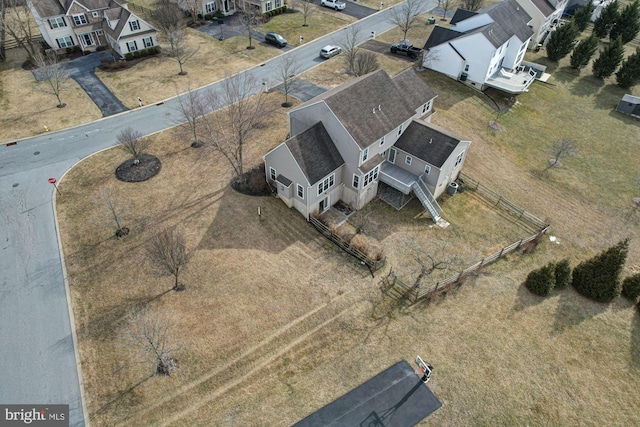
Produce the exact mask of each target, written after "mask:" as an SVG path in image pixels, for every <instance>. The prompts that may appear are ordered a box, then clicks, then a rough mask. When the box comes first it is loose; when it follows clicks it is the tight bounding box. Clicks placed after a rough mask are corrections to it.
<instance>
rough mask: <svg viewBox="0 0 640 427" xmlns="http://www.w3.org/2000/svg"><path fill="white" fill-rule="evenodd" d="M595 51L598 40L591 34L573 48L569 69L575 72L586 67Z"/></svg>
mask: <svg viewBox="0 0 640 427" xmlns="http://www.w3.org/2000/svg"><path fill="white" fill-rule="evenodd" d="M597 50H598V38H597V37H596V36H594V35H593V34H591V35H590V36H589V37H587V38H586V39H584V40H582V41H580V43H578V44H577V45H576V47H575V48H573V53H572V54H571V67H572V68H575V69H577V70H579V69H581V68H584V67H586V66H587V64H588V63H589V61H591V58H593V55H595V53H596V51H597Z"/></svg>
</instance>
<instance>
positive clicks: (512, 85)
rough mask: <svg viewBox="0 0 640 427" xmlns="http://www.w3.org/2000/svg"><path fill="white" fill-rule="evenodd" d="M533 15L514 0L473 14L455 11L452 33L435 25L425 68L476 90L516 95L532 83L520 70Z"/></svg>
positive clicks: (525, 70)
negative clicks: (492, 89)
mask: <svg viewBox="0 0 640 427" xmlns="http://www.w3.org/2000/svg"><path fill="white" fill-rule="evenodd" d="M530 22H531V16H530V15H529V14H528V13H527V12H526V11H525V10H524V8H522V7H520V6H519V5H518V3H517V2H516V0H504V1H502V2H500V3H496V4H493V5H491V6H488V7H485V8H483V9H480V10H479V11H477V12H471V11H468V10H464V9H458V10H456V12H455V14H454V16H453V17H452V18H451V22H450V24H451V28H444V27H440V26H436V27H435V28H434V29H433V32H432V33H431V35H430V36H429V39H428V40H427V43H426V44H425V46H424V54H423V55H424V56H423V66H424V67H425V68H429V69H431V70H435V71H438V72H440V73H443V74H446V75H447V76H449V77H451V78H453V79H456V80H460V81H462V82H464V83H465V84H467V85H470V86H472V87H474V88H476V89H479V90H484V89H485V88H486V87H494V88H496V89H500V90H502V91H505V92H508V93H512V94H518V93H522V92H525V91H526V90H527V89H528V88H529V86H530V85H531V83H533V81H534V80H535V72H534V71H532V70H531V69H530V68H529V67H526V66H523V65H522V60H523V59H524V54H525V52H526V50H527V46H528V44H529V41H530V40H531V38H532V36H533V30H531V28H530V27H529V23H530Z"/></svg>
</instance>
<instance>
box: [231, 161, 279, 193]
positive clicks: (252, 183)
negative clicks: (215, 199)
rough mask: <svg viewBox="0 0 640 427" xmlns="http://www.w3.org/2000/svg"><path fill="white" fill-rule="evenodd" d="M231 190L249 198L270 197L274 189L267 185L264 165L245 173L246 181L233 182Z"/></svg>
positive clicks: (236, 180)
mask: <svg viewBox="0 0 640 427" xmlns="http://www.w3.org/2000/svg"><path fill="white" fill-rule="evenodd" d="M231 188H233V189H234V190H236V191H237V192H238V193H241V194H245V195H247V196H270V195H271V194H272V189H271V187H269V184H267V180H266V178H265V173H264V163H263V164H261V165H259V166H256V167H255V168H253V169H251V170H249V171H247V172H245V173H244V179H242V180H241V179H239V178H238V177H235V178H233V180H231Z"/></svg>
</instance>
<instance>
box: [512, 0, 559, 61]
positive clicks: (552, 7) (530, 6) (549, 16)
mask: <svg viewBox="0 0 640 427" xmlns="http://www.w3.org/2000/svg"><path fill="white" fill-rule="evenodd" d="M516 1H517V2H518V4H519V5H520V6H521V7H522V8H523V9H524V10H525V11H526V12H527V13H528V14H529V15H530V16H531V22H530V23H529V25H530V26H531V28H532V29H533V37H531V40H530V41H529V49H535V48H536V47H537V46H538V45H539V44H540V45H544V42H545V41H546V40H547V38H548V36H549V34H550V33H551V31H552V30H553V29H554V28H556V26H557V25H558V23H559V22H560V18H562V14H563V13H564V9H565V7H566V6H567V3H568V1H569V0H516Z"/></svg>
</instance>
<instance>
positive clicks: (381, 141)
mask: <svg viewBox="0 0 640 427" xmlns="http://www.w3.org/2000/svg"><path fill="white" fill-rule="evenodd" d="M383 145H384V136H383V137H382V138H380V146H381V147H382V146H383Z"/></svg>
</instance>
